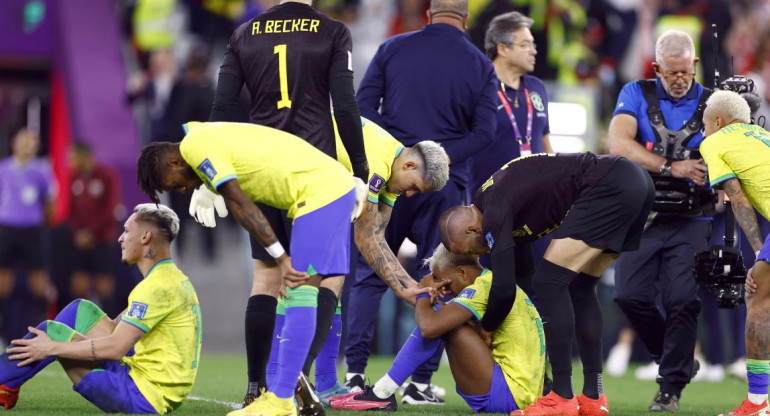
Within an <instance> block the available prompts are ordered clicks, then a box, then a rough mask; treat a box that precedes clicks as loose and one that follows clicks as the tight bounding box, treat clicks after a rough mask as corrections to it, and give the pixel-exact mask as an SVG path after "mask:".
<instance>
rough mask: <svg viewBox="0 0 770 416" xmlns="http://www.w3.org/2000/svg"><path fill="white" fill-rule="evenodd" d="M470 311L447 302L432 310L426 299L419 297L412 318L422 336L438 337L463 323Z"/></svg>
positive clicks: (467, 318) (469, 316)
mask: <svg viewBox="0 0 770 416" xmlns="http://www.w3.org/2000/svg"><path fill="white" fill-rule="evenodd" d="M470 318H471V313H470V311H468V310H467V309H465V308H464V307H462V306H460V305H457V304H454V303H449V304H446V305H444V307H442V308H441V309H439V310H437V311H436V310H434V309H433V305H431V303H430V301H429V300H428V299H420V300H418V301H417V304H416V305H415V307H414V319H415V321H416V322H417V327H419V328H420V333H421V334H422V336H423V337H424V338H438V337H440V336H442V335H444V334H446V333H447V332H450V331H451V330H453V329H455V328H457V327H459V326H461V325H463V324H465V322H467V321H468V320H469V319H470Z"/></svg>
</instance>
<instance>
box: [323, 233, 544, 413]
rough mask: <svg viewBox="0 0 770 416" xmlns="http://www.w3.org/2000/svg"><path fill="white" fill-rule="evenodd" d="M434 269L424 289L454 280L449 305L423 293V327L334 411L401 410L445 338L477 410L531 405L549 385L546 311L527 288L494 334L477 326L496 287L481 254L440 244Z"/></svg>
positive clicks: (419, 316)
mask: <svg viewBox="0 0 770 416" xmlns="http://www.w3.org/2000/svg"><path fill="white" fill-rule="evenodd" d="M426 263H427V264H428V265H429V267H430V270H431V274H428V275H427V276H425V277H424V278H423V279H422V281H421V282H420V286H422V287H437V286H441V285H442V281H443V280H449V284H448V288H449V289H450V292H451V294H453V295H456V297H455V298H454V299H452V301H451V302H449V303H448V304H446V305H444V306H441V307H439V306H435V307H434V304H435V302H434V298H432V297H431V296H430V295H428V294H421V295H419V296H418V300H417V305H416V307H415V319H416V320H417V326H418V327H417V328H415V329H414V331H413V332H412V334H411V335H409V338H408V339H407V341H406V343H404V346H403V347H401V350H400V351H399V352H398V355H397V356H396V359H395V361H394V362H393V366H392V367H391V368H390V370H389V371H388V373H387V374H386V375H385V376H383V377H382V378H381V379H380V380H379V381H377V383H376V384H374V385H373V386H368V387H366V389H365V390H364V391H362V392H357V393H350V394H347V395H344V396H337V397H333V398H332V399H331V407H332V408H333V409H344V410H389V411H395V410H396V408H397V404H396V398H395V393H396V390H397V389H398V387H399V386H400V385H401V384H402V383H403V382H404V381H406V379H407V377H409V375H410V374H412V372H413V371H414V370H415V369H416V368H417V367H418V366H419V365H420V364H422V363H423V362H425V361H427V360H428V359H430V358H431V357H432V356H433V354H434V353H435V352H436V350H437V349H438V348H439V345H440V343H441V342H442V341H443V342H444V345H445V346H446V351H447V355H448V356H449V367H450V369H451V370H452V377H454V379H455V383H456V385H457V393H458V394H460V396H462V398H463V399H464V400H465V402H466V403H468V406H470V407H471V408H472V409H473V410H474V411H475V412H478V413H509V412H511V411H513V410H517V409H523V408H526V407H527V406H529V405H530V404H532V403H533V402H534V401H535V400H537V398H538V397H540V394H541V392H542V391H543V373H544V371H545V338H544V336H543V324H542V321H541V320H540V315H539V314H538V313H537V310H536V309H535V307H534V306H533V305H532V302H531V301H530V300H529V298H528V297H527V295H526V294H525V293H524V292H523V291H522V290H521V289H520V288H518V287H517V288H516V289H515V290H516V291H517V295H516V301H515V302H514V304H513V307H512V308H511V310H510V312H509V313H508V315H507V316H506V317H505V319H504V320H503V322H502V324H501V325H500V326H499V327H498V328H497V329H496V330H495V331H494V332H493V333H492V335H491V340H489V339H487V340H484V339H482V338H481V337H480V336H479V334H478V332H477V331H476V330H475V328H477V327H478V324H479V322H480V321H481V319H482V318H483V317H484V313H485V312H486V310H487V303H488V300H489V291H490V289H491V287H492V273H491V272H490V271H489V270H487V269H483V268H482V267H481V265H480V264H479V262H478V259H477V258H476V257H475V256H465V255H458V254H452V253H450V252H449V251H448V250H447V249H446V248H444V246H443V245H439V246H438V247H436V249H435V251H434V252H433V256H431V258H429V259H427V260H426Z"/></svg>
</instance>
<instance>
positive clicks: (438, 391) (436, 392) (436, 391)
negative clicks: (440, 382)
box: [398, 381, 446, 399]
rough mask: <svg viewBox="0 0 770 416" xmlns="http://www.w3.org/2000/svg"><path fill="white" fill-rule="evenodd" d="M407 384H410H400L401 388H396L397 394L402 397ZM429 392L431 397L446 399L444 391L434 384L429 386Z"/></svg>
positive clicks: (407, 382) (406, 382)
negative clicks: (431, 394)
mask: <svg viewBox="0 0 770 416" xmlns="http://www.w3.org/2000/svg"><path fill="white" fill-rule="evenodd" d="M409 384H411V382H409V381H405V382H404V384H402V385H401V387H399V388H398V394H400V395H401V396H403V395H404V393H405V392H406V388H407V386H409ZM430 392H431V393H433V395H434V396H436V397H438V398H439V399H443V398H444V397H446V389H445V388H443V387H441V386H437V385H435V384H431V385H430Z"/></svg>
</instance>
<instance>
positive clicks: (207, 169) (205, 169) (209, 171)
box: [198, 158, 217, 181]
mask: <svg viewBox="0 0 770 416" xmlns="http://www.w3.org/2000/svg"><path fill="white" fill-rule="evenodd" d="M198 171H200V172H201V173H203V174H204V175H206V177H207V178H209V180H210V181H213V180H214V177H215V176H217V170H216V169H214V165H212V164H211V161H210V160H209V159H208V158H206V159H203V162H201V164H200V165H198Z"/></svg>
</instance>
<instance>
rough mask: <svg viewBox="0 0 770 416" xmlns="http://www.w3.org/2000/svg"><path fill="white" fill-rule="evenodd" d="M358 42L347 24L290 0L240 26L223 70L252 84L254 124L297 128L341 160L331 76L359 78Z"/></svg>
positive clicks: (229, 48) (251, 115)
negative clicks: (355, 60) (354, 67)
mask: <svg viewBox="0 0 770 416" xmlns="http://www.w3.org/2000/svg"><path fill="white" fill-rule="evenodd" d="M352 45H353V43H352V40H351V36H350V31H349V30H348V28H347V27H346V26H345V25H344V24H343V23H341V22H338V21H336V20H334V19H332V18H330V17H328V16H326V15H324V14H322V13H320V12H318V11H316V10H315V9H313V8H312V7H311V6H308V5H306V4H302V3H297V2H287V3H284V4H280V5H277V6H275V7H272V8H270V9H269V10H267V11H265V12H264V13H262V14H260V15H259V16H257V17H255V18H254V19H252V20H250V21H248V22H246V23H244V24H243V25H241V26H240V27H238V29H236V30H235V32H234V33H233V35H232V36H231V37H230V42H229V44H228V45H227V51H226V52H225V59H224V63H223V64H222V67H221V68H220V73H226V74H230V75H234V76H237V77H240V79H242V80H243V82H244V83H245V84H246V87H247V88H248V90H249V93H250V95H251V100H252V103H251V112H250V114H249V119H250V121H251V122H252V123H256V124H261V125H265V126H269V127H273V128H276V129H280V130H283V131H286V132H289V133H292V134H294V135H296V136H299V137H301V138H303V139H305V140H306V141H308V142H309V143H310V144H312V145H313V146H314V147H316V148H317V149H319V150H321V151H322V152H324V153H326V154H327V155H329V156H331V157H332V158H334V159H336V157H337V155H336V147H335V140H334V128H333V125H332V117H331V114H330V101H329V81H330V80H332V79H335V78H337V77H351V78H352V77H353V70H352V64H351V53H352V49H353V46H352Z"/></svg>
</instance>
